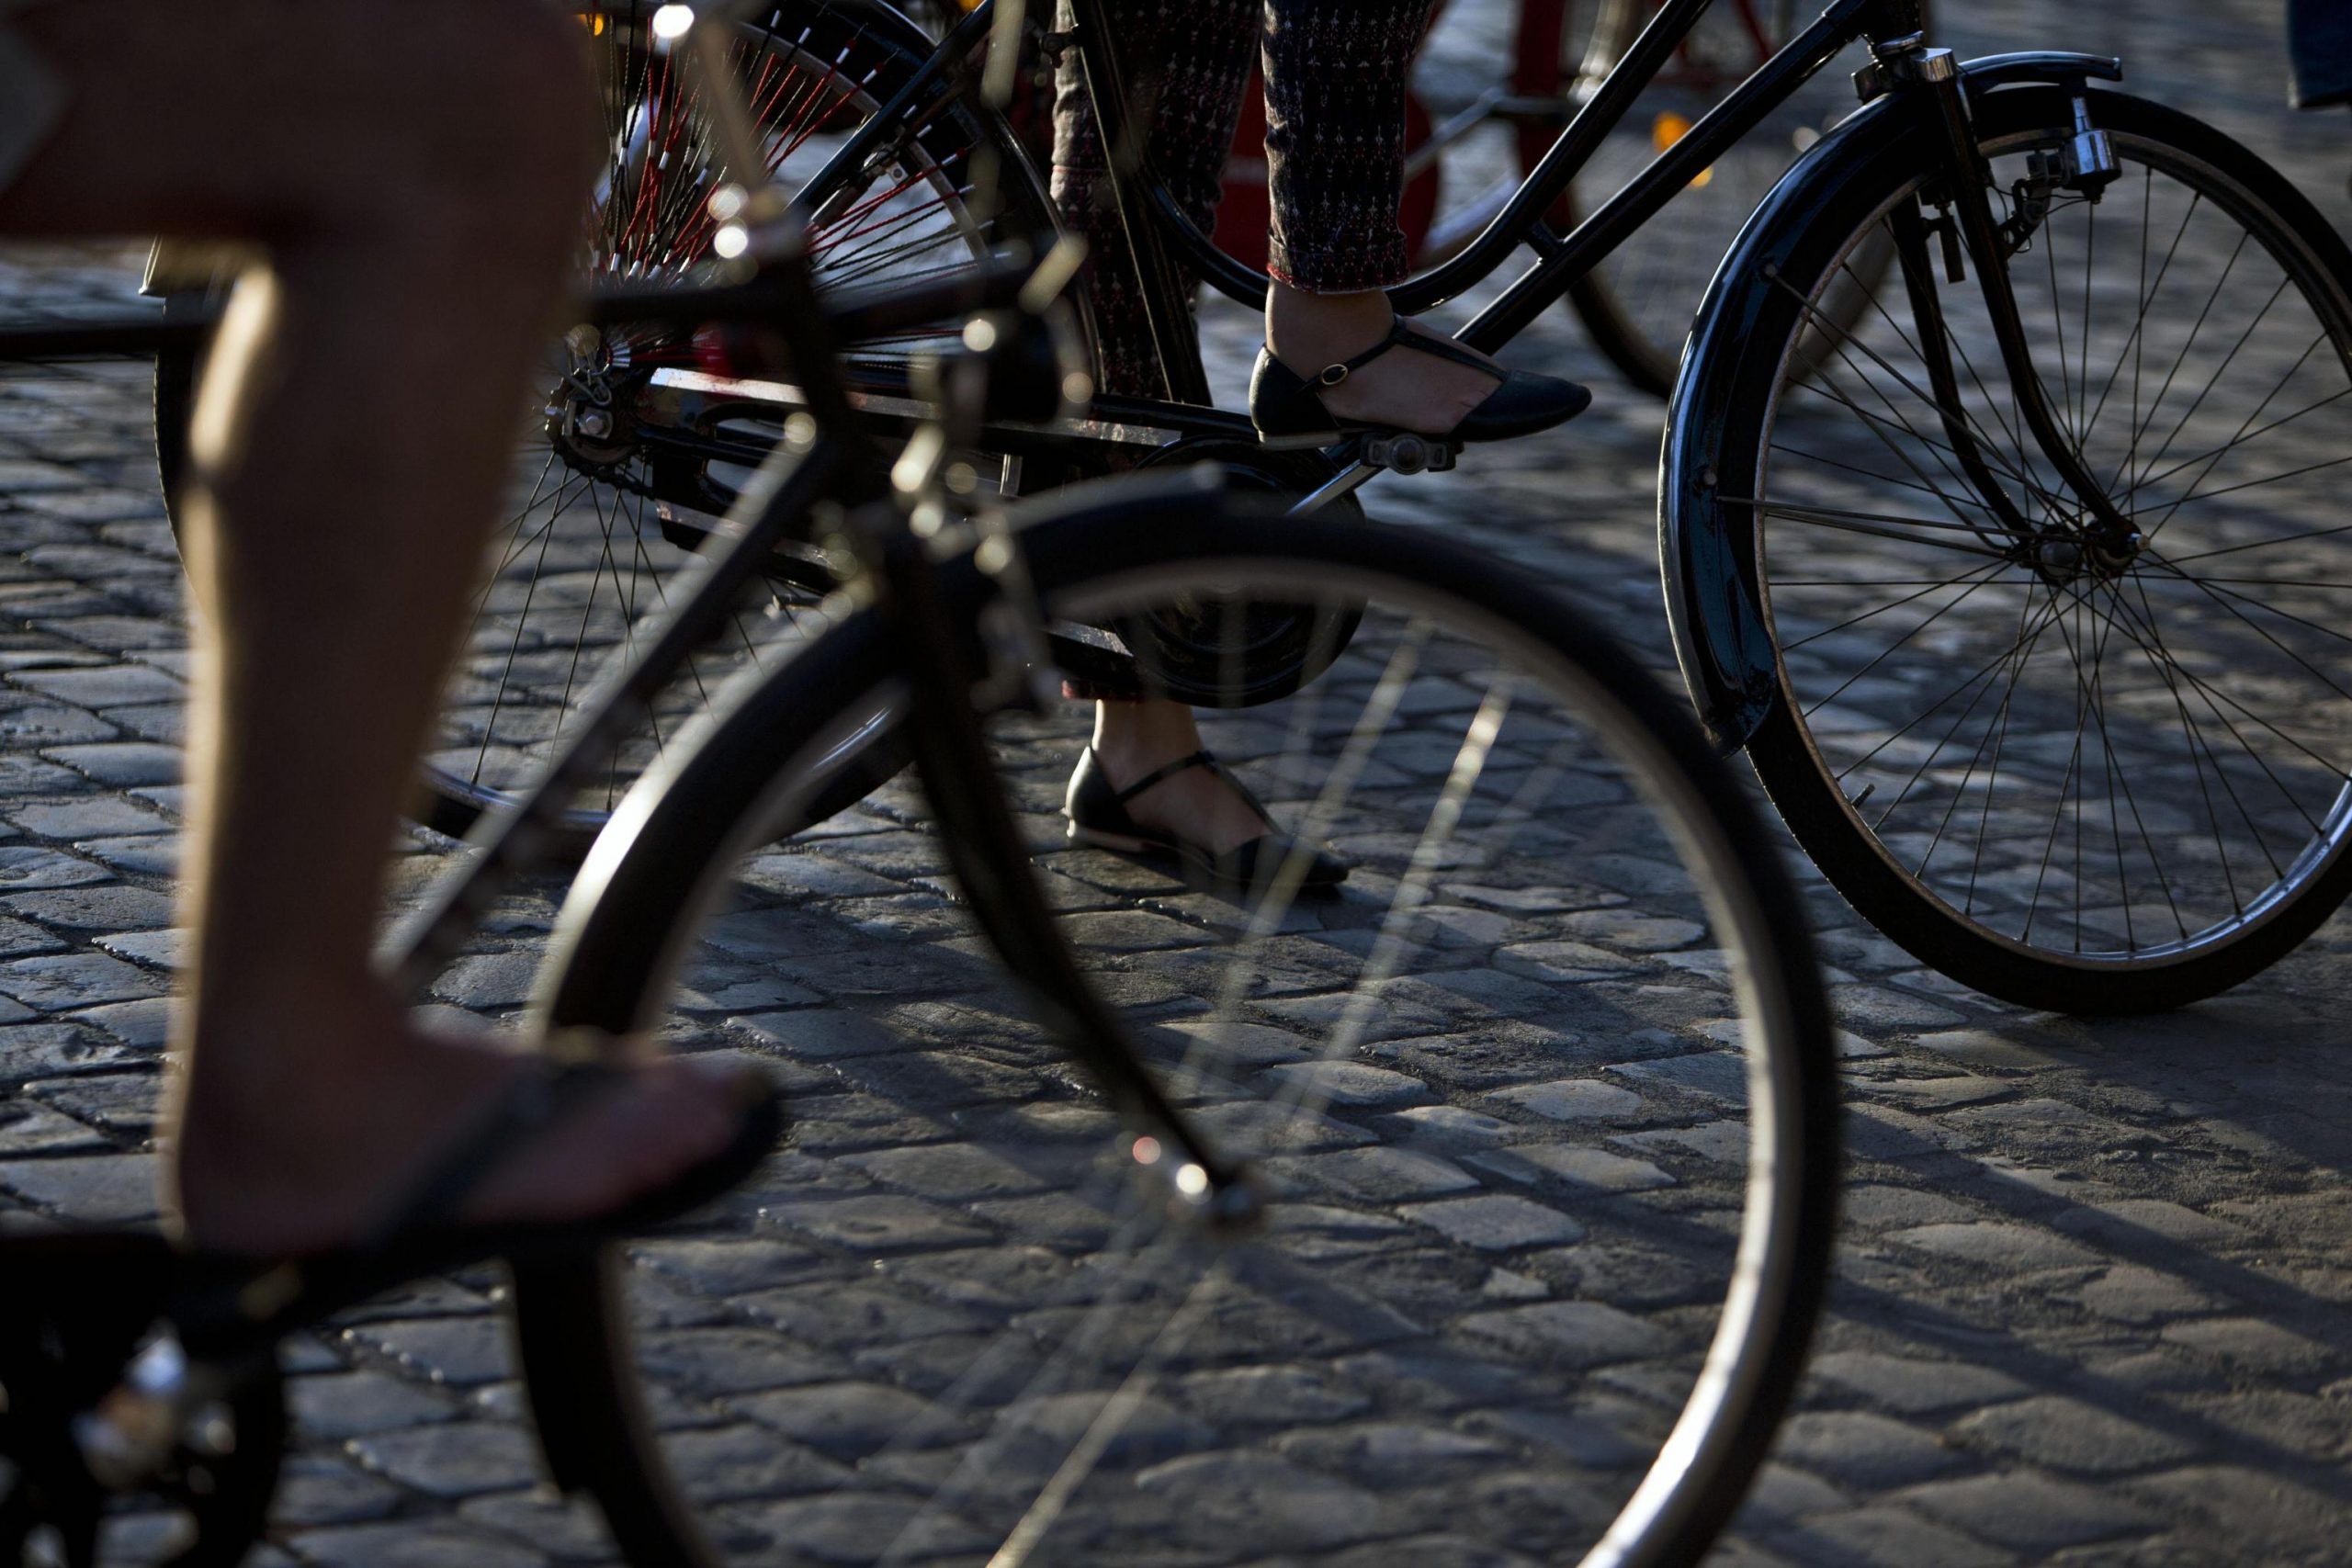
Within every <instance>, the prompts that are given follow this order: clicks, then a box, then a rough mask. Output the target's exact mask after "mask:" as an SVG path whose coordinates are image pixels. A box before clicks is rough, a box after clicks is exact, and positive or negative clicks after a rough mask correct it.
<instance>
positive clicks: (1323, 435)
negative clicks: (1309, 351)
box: [1250, 316, 1592, 447]
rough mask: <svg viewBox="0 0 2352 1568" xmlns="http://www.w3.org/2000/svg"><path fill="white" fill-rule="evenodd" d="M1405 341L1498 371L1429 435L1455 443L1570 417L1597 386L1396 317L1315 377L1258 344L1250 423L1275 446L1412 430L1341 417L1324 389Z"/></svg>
mask: <svg viewBox="0 0 2352 1568" xmlns="http://www.w3.org/2000/svg"><path fill="white" fill-rule="evenodd" d="M1400 348H1401V349H1408V350H1410V351H1412V352H1414V353H1416V354H1427V355H1434V356H1435V357H1437V358H1439V359H1450V360H1452V361H1453V363H1454V364H1456V365H1467V366H1470V367H1472V368H1474V369H1477V370H1483V371H1485V372H1486V373H1487V375H1489V376H1498V377H1499V378H1501V380H1500V384H1499V385H1498V386H1497V387H1496V388H1495V389H1494V390H1493V391H1491V392H1489V393H1487V400H1486V401H1484V402H1482V403H1480V404H1479V405H1478V406H1477V407H1476V408H1475V409H1472V410H1471V411H1470V412H1468V413H1466V414H1464V415H1463V416H1462V423H1459V424H1457V425H1455V426H1454V427H1453V429H1452V430H1448V431H1444V432H1442V433H1440V434H1432V435H1429V436H1427V437H1426V439H1428V440H1430V441H1433V442H1439V443H1443V444H1447V445H1457V446H1458V445H1460V444H1461V443H1464V442H1468V441H1506V440H1509V439H1510V437H1512V436H1514V435H1532V434H1534V433H1535V432H1536V431H1539V430H1549V429H1551V428H1552V427H1553V426H1554V425H1555V424H1565V423H1567V422H1568V421H1569V420H1572V419H1574V418H1576V416H1577V415H1578V414H1580V413H1582V412H1584V411H1585V410H1586V409H1588V408H1590V407H1591V406H1592V393H1591V392H1590V391H1589V389H1585V388H1583V387H1579V386H1577V384H1576V383H1575V382H1574V381H1564V380H1562V379H1561V378H1559V377H1557V376H1538V375H1536V374H1534V373H1533V372H1532V371H1527V370H1501V369H1498V368H1497V367H1494V366H1492V365H1489V364H1487V362H1486V361H1485V360H1483V359H1481V358H1479V357H1478V356H1477V355H1475V354H1472V353H1471V352H1470V351H1469V350H1468V349H1465V348H1463V347H1461V346H1459V345H1458V344H1454V343H1453V342H1451V341H1450V340H1448V339H1445V338H1441V337H1430V336H1429V335H1428V334H1427V333H1417V332H1415V331H1413V329H1412V328H1411V327H1410V326H1409V325H1408V324H1407V321H1406V319H1405V318H1404V317H1402V316H1399V317H1398V318H1397V320H1396V321H1395V322H1394V323H1393V324H1392V325H1391V326H1390V327H1389V329H1388V335H1387V336H1386V337H1385V338H1383V339H1381V340H1380V341H1379V342H1378V343H1376V344H1373V345H1372V346H1371V347H1370V348H1368V349H1366V350H1364V351H1363V353H1362V354H1359V355H1356V356H1355V357H1354V358H1353V359H1344V360H1341V361H1340V362H1339V363H1338V364H1336V365H1327V366H1325V367H1323V368H1322V370H1321V371H1320V372H1319V373H1317V375H1316V377H1315V378H1313V379H1312V380H1309V379H1308V378H1306V377H1304V376H1301V375H1300V374H1299V373H1298V372H1297V371H1295V370H1293V369H1292V368H1291V367H1289V366H1287V365H1284V364H1283V362H1282V361H1281V360H1279V359H1276V358H1275V357H1274V354H1273V350H1272V349H1270V348H1261V349H1260V350H1259V351H1258V368H1257V369H1256V370H1255V371H1254V372H1253V373H1252V374H1251V375H1250V423H1252V424H1254V425H1256V426H1257V427H1258V438H1259V439H1260V440H1261V441H1262V442H1264V443H1265V444H1266V445H1267V446H1273V447H1297V446H1330V445H1331V444H1333V443H1334V442H1337V441H1340V440H1341V439H1343V438H1345V437H1347V436H1350V435H1372V436H1395V435H1399V434H1411V433H1409V432H1406V431H1403V430H1401V429H1400V428H1399V427H1397V426H1396V425H1393V424H1374V423H1367V422H1365V421H1363V420H1355V419H1340V418H1339V417H1337V416H1335V415H1334V414H1332V413H1331V412H1330V411H1329V410H1328V409H1326V408H1325V407H1324V406H1323V398H1322V391H1323V389H1324V388H1326V387H1336V386H1338V385H1339V384H1340V382H1342V381H1344V380H1346V379H1347V378H1348V377H1349V376H1350V374H1351V373H1352V372H1354V371H1357V370H1361V369H1363V367H1365V366H1367V365H1369V364H1371V363H1372V362H1373V361H1374V360H1375V359H1377V358H1379V357H1380V356H1381V355H1384V354H1387V353H1390V352H1391V351H1393V350H1396V349H1400Z"/></svg>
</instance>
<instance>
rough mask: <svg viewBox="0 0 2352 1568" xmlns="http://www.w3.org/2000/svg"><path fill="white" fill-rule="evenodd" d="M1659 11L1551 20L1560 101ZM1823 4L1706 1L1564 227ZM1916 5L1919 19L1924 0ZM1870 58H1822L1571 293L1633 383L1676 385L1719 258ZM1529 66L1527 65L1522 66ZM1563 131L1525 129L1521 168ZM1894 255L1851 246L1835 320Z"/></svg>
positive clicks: (1612, 7)
mask: <svg viewBox="0 0 2352 1568" xmlns="http://www.w3.org/2000/svg"><path fill="white" fill-rule="evenodd" d="M1530 4H1531V10H1530V15H1531V17H1532V16H1535V15H1539V14H1542V15H1547V16H1555V15H1556V13H1557V11H1558V9H1559V6H1558V0H1530ZM1656 12H1657V6H1656V5H1655V4H1654V0H1600V3H1599V5H1598V6H1597V8H1596V12H1595V15H1594V18H1593V24H1592V28H1591V31H1590V32H1589V34H1587V35H1583V36H1578V35H1577V32H1576V30H1575V29H1574V28H1565V29H1564V28H1562V27H1561V25H1560V24H1559V23H1558V22H1557V21H1556V20H1555V21H1554V22H1553V23H1552V25H1551V29H1550V30H1551V31H1552V33H1553V34H1554V35H1555V36H1557V35H1559V34H1560V33H1562V32H1563V31H1565V32H1566V38H1565V39H1562V40H1561V41H1562V43H1563V44H1564V46H1565V49H1566V53H1565V55H1564V59H1565V62H1566V64H1565V70H1564V71H1559V72H1555V73H1553V75H1552V81H1553V82H1554V83H1555V90H1557V89H1556V84H1558V83H1559V82H1560V79H1561V77H1563V76H1565V77H1566V87H1567V89H1568V91H1567V92H1566V95H1564V102H1565V101H1578V102H1580V101H1581V95H1582V94H1583V93H1585V92H1588V91H1589V90H1590V88H1592V87H1594V86H1597V85H1599V84H1600V79H1601V78H1602V77H1604V76H1606V75H1607V74H1608V73H1610V71H1611V70H1612V69H1614V68H1615V66H1616V64H1617V62H1618V61H1620V60H1621V59H1623V57H1624V55H1625V52H1626V51H1628V50H1630V49H1631V48H1632V47H1633V44H1634V39H1635V38H1636V37H1637V36H1639V34H1640V33H1641V30H1642V28H1644V27H1645V25H1646V24H1647V23H1648V21H1649V19H1650V17H1652V16H1654V15H1655V14H1656ZM1818 12H1819V7H1817V6H1802V5H1798V4H1796V3H1795V0H1724V3H1723V4H1721V5H1717V6H1711V7H1710V8H1709V9H1708V10H1707V12H1706V13H1705V14H1704V15H1702V17H1700V18H1699V21H1698V25H1697V26H1695V27H1694V28H1692V29H1691V33H1690V35H1689V36H1688V37H1687V38H1686V39H1684V40H1683V42H1682V44H1681V46H1680V47H1679V49H1678V50H1677V51H1675V53H1674V55H1673V56H1672V57H1671V58H1670V59H1669V60H1668V62H1667V64H1666V68H1665V69H1664V70H1663V71H1661V72H1660V73H1658V75H1657V78H1656V79H1655V80H1653V81H1652V82H1651V83H1650V85H1648V87H1647V88H1645V90H1644V91H1643V93H1642V95H1641V96H1639V97H1638V98H1636V99H1635V100H1634V107H1633V108H1632V110H1631V111H1630V112H1629V113H1627V115H1626V116H1625V118H1623V120H1622V121H1621V122H1619V124H1618V125H1617V127H1616V129H1615V130H1612V131H1611V133H1610V135H1609V137H1608V139H1607V140H1606V141H1603V142H1602V143H1601V145H1600V148H1599V150H1597V151H1596V152H1594V153H1593V156H1592V161H1591V162H1590V163H1589V164H1586V165H1585V167H1584V169H1583V171H1582V172H1581V173H1580V174H1579V175H1577V181H1576V183H1575V184H1574V185H1573V186H1570V187H1569V190H1568V194H1567V195H1566V197H1563V198H1562V201H1561V209H1560V211H1559V212H1558V213H1557V214H1556V215H1555V216H1556V219H1557V221H1558V222H1559V224H1560V226H1561V227H1562V228H1563V229H1564V230H1565V229H1566V228H1571V227H1573V226H1574V225H1575V224H1576V222H1577V220H1580V219H1582V218H1583V217H1585V216H1587V215H1589V213H1590V212H1591V211H1592V210H1593V209H1595V208H1596V207H1598V206H1599V205H1600V203H1602V202H1603V201H1606V200H1607V199H1608V198H1609V197H1611V195H1612V194H1614V193H1615V192H1616V190H1617V189H1618V188H1619V187H1620V186H1623V185H1624V184H1625V182H1626V181H1628V180H1630V179H1632V178H1633V177H1634V175H1637V174H1639V173H1640V172H1641V171H1642V169H1643V168H1644V167H1645V166H1646V165H1647V164H1648V163H1649V162H1650V160H1651V159H1653V158H1655V157H1656V156H1657V154H1658V153H1660V152H1664V151H1665V150H1666V149H1667V148H1668V147H1671V146H1673V145H1674V143H1675V142H1676V141H1679V140H1680V139H1681V137H1682V136H1683V135H1684V134H1685V133H1686V132H1687V131H1689V130H1690V129H1691V126H1693V125H1694V124H1696V123H1697V122H1698V121H1699V119H1700V118H1702V116H1703V115H1705V114H1706V112H1707V111H1708V110H1709V109H1711V108H1713V107H1714V106H1715V105H1716V104H1717V103H1718V102H1720V101H1721V100H1722V99H1723V98H1724V96H1727V95H1728V94H1729V93H1730V92H1731V90H1732V89H1733V88H1735V87H1736V86H1738V85H1739V84H1740V83H1741V81H1742V80H1744V79H1745V78H1746V77H1747V76H1748V75H1749V74H1750V73H1753V72H1754V71H1755V70H1756V69H1757V67H1758V66H1759V65H1761V64H1763V62H1765V61H1767V60H1769V59H1770V58H1771V56H1772V54H1773V52H1774V51H1777V50H1779V49H1780V48H1781V46H1782V45H1783V44H1785V43H1787V42H1788V41H1789V39H1792V38H1793V37H1794V36H1795V35H1796V34H1797V33H1798V32H1799V31H1800V30H1802V29H1803V28H1804V27H1805V26H1806V24H1808V23H1810V22H1811V21H1812V20H1813V19H1814V17H1815V16H1816V15H1817V14H1818ZM1921 16H1922V17H1923V18H1924V17H1925V16H1926V6H1925V0H1922V5H1921ZM1530 47H1533V44H1532V42H1531V40H1530V39H1528V38H1526V37H1525V36H1522V39H1521V49H1522V51H1524V50H1526V49H1528V48H1530ZM1865 58H1866V56H1865V54H1864V52H1863V51H1862V47H1861V46H1860V45H1859V44H1857V45H1856V46H1855V47H1854V49H1853V51H1851V56H1850V58H1849V59H1847V60H1844V61H1842V62H1837V63H1833V64H1831V65H1830V66H1829V67H1828V68H1827V69H1826V70H1824V71H1823V72H1822V73H1820V74H1819V75H1817V76H1815V78H1814V79H1813V80H1812V81H1810V82H1808V83H1806V84H1805V85H1804V86H1803V87H1801V88H1799V89H1798V90H1797V92H1796V94H1795V96H1792V97H1791V98H1790V99H1789V100H1788V101H1787V102H1786V103H1783V104H1782V105H1781V106H1780V107H1778V108H1777V109H1775V110H1773V111H1772V114H1771V116H1770V118H1768V119H1766V120H1765V122H1764V123H1763V124H1761V125H1759V126H1758V127H1757V128H1756V129H1755V130H1751V131H1749V132H1748V133H1747V136H1746V137H1745V138H1744V139H1742V140H1741V141H1740V142H1739V144H1738V145H1736V147H1734V148H1733V149H1732V150H1731V151H1730V152H1726V153H1724V155H1723V157H1722V158H1721V159H1719V160H1717V161H1716V162H1715V163H1714V164H1712V165H1710V166H1709V167H1708V168H1706V169H1705V170H1703V171H1702V173H1701V174H1700V175H1698V177H1697V178H1695V179H1693V180H1692V181H1691V184H1690V185H1689V186H1685V187H1684V188H1683V190H1682V191H1681V192H1680V193H1679V194H1678V195H1677V196H1676V197H1674V199H1673V200H1672V201H1670V202H1668V204H1667V206H1666V208H1665V209H1664V210H1663V211H1661V212H1660V213H1658V215H1657V217H1655V218H1653V219H1651V220H1650V221H1649V222H1648V223H1647V224H1646V225H1645V227H1644V228H1643V230H1642V231H1641V232H1640V233H1639V234H1637V235H1635V236H1634V238H1633V239H1631V240H1628V241H1627V242H1626V243H1624V244H1623V245H1620V246H1619V247H1618V248H1617V250H1616V251H1615V252H1614V253H1613V254H1611V255H1610V256H1608V257H1607V258H1606V259H1604V260H1603V261H1602V262H1601V263H1600V265H1598V266H1596V267H1595V268H1593V270H1592V271H1591V272H1589V273H1588V274H1586V275H1585V276H1583V277H1582V278H1580V279H1578V280H1577V283H1576V285H1575V286H1574V287H1573V288H1571V289H1570V290H1569V291H1568V298H1569V299H1570V300H1571V301H1572V302H1573V303H1574V304H1575V306H1576V310H1577V315H1578V316H1579V317H1581V318H1582V319H1583V321H1584V323H1585V326H1586V328H1587V329H1588V330H1589V332H1590V333H1592V338H1593V342H1594V344H1596V345H1597V346H1598V347H1599V348H1600V351H1601V352H1602V353H1603V354H1605V355H1608V356H1609V359H1610V362H1611V364H1613V365H1615V366H1616V367H1617V368H1618V369H1619V370H1621V371H1623V372H1624V375H1625V378H1626V379H1627V380H1629V381H1631V382H1632V383H1633V384H1634V386H1636V387H1639V388H1640V389H1642V390H1644V391H1645V392H1650V393H1654V394H1656V395H1657V396H1658V397H1664V396H1666V394H1667V392H1668V390H1669V389H1672V387H1673V385H1674V374H1675V369H1676V367H1677V366H1678V365H1679V363H1680V362H1681V358H1682V344H1683V341H1684V340H1685V339H1686V338H1688V337H1689V336H1690V333H1691V317H1692V316H1693V315H1694V314H1695V313H1696V312H1697V310H1698V308H1699V301H1700V299H1701V298H1702V296H1703V295H1704V294H1705V293H1706V290H1707V282H1708V280H1709V279H1710V278H1711V277H1713V276H1714V271H1715V266H1716V264H1717V263H1718V262H1720V261H1721V260H1722V258H1723V255H1724V252H1725V251H1728V250H1729V249H1730V248H1731V244H1732V242H1733V240H1734V239H1736V237H1737V236H1738V233H1739V230H1740V226H1741V225H1742V224H1743V223H1745V222H1747V215H1748V214H1749V213H1751V212H1753V211H1754V210H1755V209H1756V206H1757V204H1758V202H1760V201H1761V200H1763V198H1764V195H1765V193H1766V192H1767V191H1770V189H1771V188H1772V185H1773V182H1774V181H1776V180H1778V179H1779V178H1780V177H1781V174H1782V173H1783V172H1784V171H1786V170H1787V168H1788V166H1789V165H1790V164H1792V162H1794V161H1795V159H1796V157H1797V156H1798V154H1800V153H1802V152H1804V150H1805V149H1806V148H1808V147H1810V146H1812V145H1813V144H1814V143H1815V141H1818V140H1820V137H1821V134H1822V132H1824V131H1825V130H1828V129H1829V127H1830V126H1832V125H1834V124H1835V123H1837V121H1838V119H1840V118H1843V117H1844V116H1845V115H1847V114H1848V113H1849V112H1851V110H1852V109H1853V107H1854V96H1853V89H1852V87H1851V86H1850V85H1849V81H1848V73H1849V72H1850V71H1851V70H1852V69H1853V68H1854V67H1855V66H1857V65H1860V63H1861V62H1862V61H1863V60H1864V59H1865ZM1528 69H1529V67H1528V65H1527V64H1526V63H1525V62H1522V63H1521V67H1520V70H1521V74H1522V75H1524V74H1525V73H1527V71H1528ZM1521 90H1522V91H1524V90H1525V89H1523V88H1522V89H1521ZM1558 134H1559V127H1558V125H1556V124H1546V123H1542V122H1532V123H1529V124H1527V125H1525V126H1522V128H1521V131H1520V137H1519V151H1520V162H1521V166H1522V167H1523V168H1528V169H1532V168H1533V167H1534V166H1535V162H1536V160H1537V159H1539V158H1541V157H1542V156H1543V155H1544V152H1546V151H1548V150H1549V149H1550V147H1551V144H1552V141H1553V139H1554V138H1555V137H1556V136H1557V135H1558ZM1891 254H1892V252H1891V250H1890V249H1888V248H1887V247H1885V246H1883V245H1874V246H1871V247H1869V248H1867V249H1865V250H1863V251H1862V252H1860V253H1859V254H1857V255H1856V256H1855V257H1854V258H1853V270H1854V272H1855V275H1856V279H1855V283H1854V284H1852V285H1849V286H1841V287H1840V288H1837V289H1833V290H1832V291H1830V293H1829V294H1827V295H1826V296H1825V297H1824V299H1823V300H1822V302H1821V309H1822V310H1825V311H1826V312H1827V313H1828V314H1829V316H1830V318H1831V319H1832V320H1833V321H1838V322H1840V323H1841V324H1844V325H1848V326H1850V325H1852V324H1853V321H1855V319H1856V318H1857V317H1859V316H1860V314H1861V312H1862V311H1864V310H1867V309H1868V308H1869V305H1868V298H1867V295H1868V289H1869V288H1870V287H1871V286H1874V285H1875V284H1876V283H1877V282H1878V281H1879V279H1880V277H1881V276H1883V275H1884V273H1885V270H1886V265H1887V261H1888V259H1889V257H1890V255H1891Z"/></svg>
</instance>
